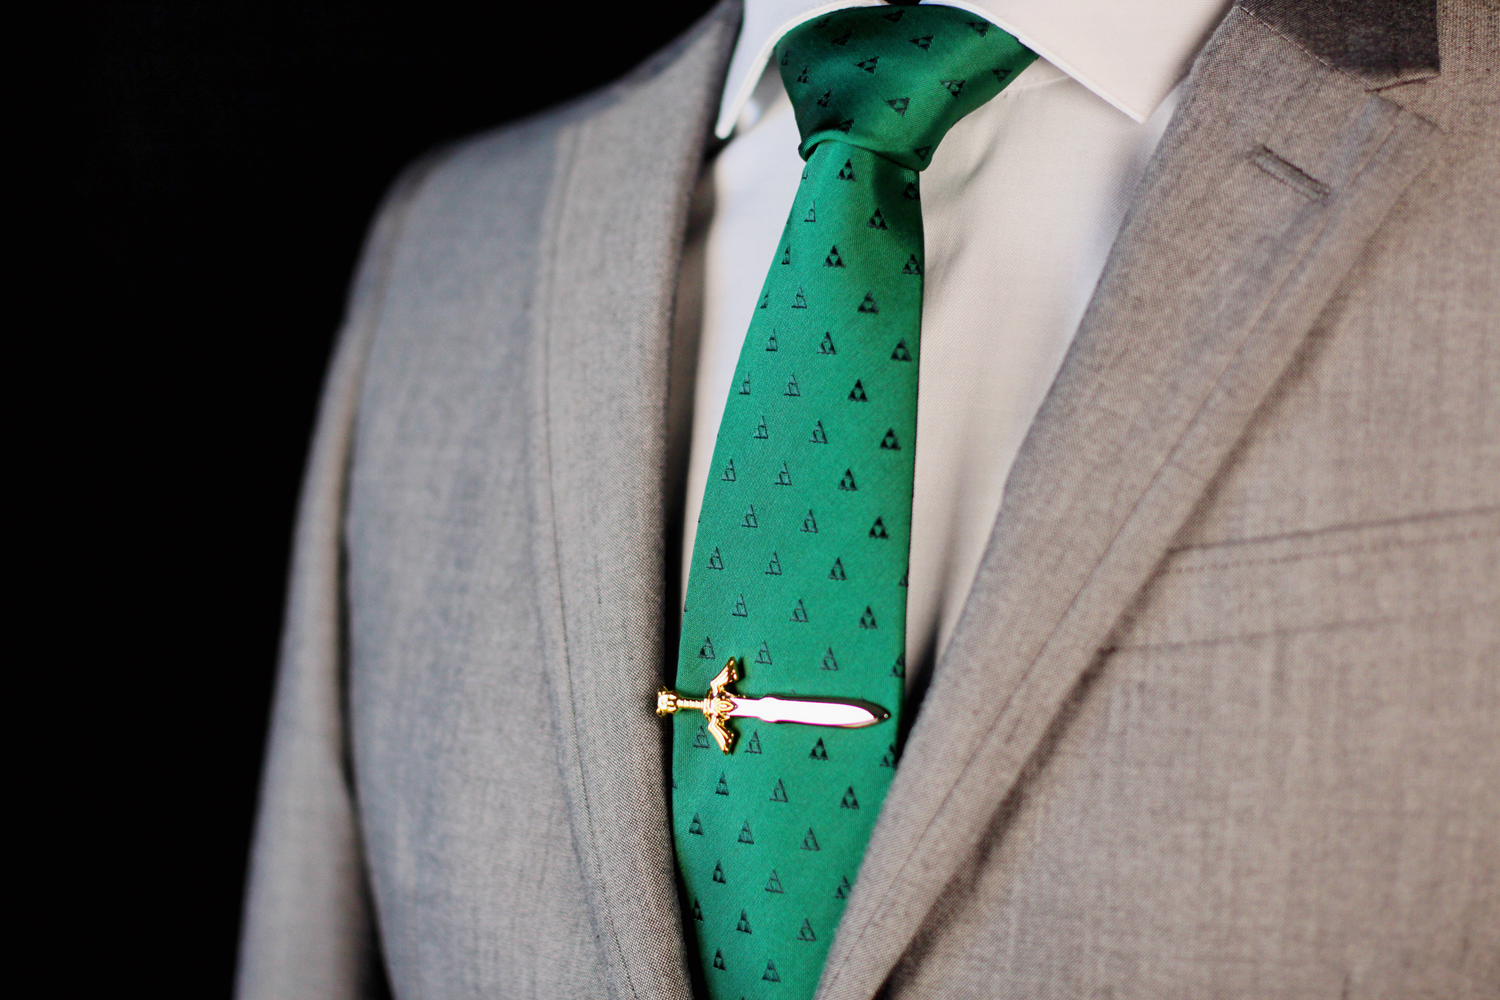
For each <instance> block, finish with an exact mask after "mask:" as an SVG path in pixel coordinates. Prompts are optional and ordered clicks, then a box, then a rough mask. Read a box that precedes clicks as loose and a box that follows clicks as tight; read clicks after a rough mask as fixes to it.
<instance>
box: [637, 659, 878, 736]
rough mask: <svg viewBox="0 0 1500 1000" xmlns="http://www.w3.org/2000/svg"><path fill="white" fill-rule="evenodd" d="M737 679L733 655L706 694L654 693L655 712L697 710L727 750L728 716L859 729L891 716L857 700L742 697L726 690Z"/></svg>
mask: <svg viewBox="0 0 1500 1000" xmlns="http://www.w3.org/2000/svg"><path fill="white" fill-rule="evenodd" d="M739 679H740V670H739V664H738V661H737V660H735V658H734V657H732V656H731V657H730V658H729V662H728V663H726V664H724V669H723V670H720V671H719V674H718V676H717V677H715V678H714V679H713V680H712V681H710V682H709V684H708V693H707V694H706V695H704V696H703V697H702V698H701V699H696V698H684V697H683V696H682V695H680V694H678V693H677V692H676V691H673V690H672V689H671V688H662V689H661V690H660V691H658V692H657V693H656V714H657V715H660V716H667V715H671V714H672V713H674V712H676V711H678V710H679V709H684V710H687V711H694V710H697V711H700V712H702V713H703V717H704V719H706V720H708V721H707V724H706V728H707V729H708V731H709V733H711V734H712V735H713V738H714V742H716V743H718V744H719V749H720V750H722V751H724V752H725V753H729V752H730V751H731V750H733V749H734V741H735V737H736V734H735V732H734V730H732V729H730V728H729V725H728V723H729V719H730V718H731V717H733V718H743V719H759V720H761V721H762V722H798V723H801V724H802V725H804V726H838V727H840V728H843V729H858V728H860V727H862V726H873V725H875V724H876V723H877V722H884V721H885V720H886V719H889V718H890V717H891V713H889V712H887V711H886V710H885V709H883V708H881V707H880V706H879V705H873V704H871V703H870V702H868V701H860V700H858V699H839V700H834V701H823V700H817V699H813V698H778V697H776V696H775V695H767V696H766V697H764V698H741V697H739V696H737V695H735V694H734V693H732V692H731V691H730V690H729V685H731V684H733V683H734V682H735V681H737V680H739Z"/></svg>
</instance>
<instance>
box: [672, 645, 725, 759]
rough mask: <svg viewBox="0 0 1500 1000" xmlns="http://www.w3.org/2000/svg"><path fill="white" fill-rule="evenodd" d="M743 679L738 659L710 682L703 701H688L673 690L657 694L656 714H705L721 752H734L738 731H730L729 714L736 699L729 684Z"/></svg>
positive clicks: (709, 730) (707, 723) (711, 733)
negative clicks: (685, 712) (693, 712)
mask: <svg viewBox="0 0 1500 1000" xmlns="http://www.w3.org/2000/svg"><path fill="white" fill-rule="evenodd" d="M739 679H740V671H739V667H738V665H737V662H736V660H735V658H734V657H732V656H731V657H730V658H729V662H728V663H726V664H724V669H723V670H720V671H719V673H718V675H717V676H716V677H714V679H713V680H711V681H709V682H708V694H706V695H704V696H703V697H702V698H684V697H682V696H681V695H680V694H678V693H677V692H676V691H673V690H672V689H671V688H666V687H664V688H662V689H661V690H660V691H658V692H656V714H657V715H660V716H667V715H671V714H672V713H673V712H676V711H677V710H678V709H684V710H686V711H689V712H692V711H699V712H702V713H703V718H704V719H705V720H707V721H706V722H705V723H704V726H705V728H706V729H707V730H708V732H709V734H710V735H711V736H713V738H714V742H715V743H717V744H719V749H720V750H723V751H724V752H725V753H729V752H730V751H731V750H733V749H734V740H735V732H734V730H732V729H730V728H729V713H730V712H733V711H734V699H733V698H731V697H730V695H729V690H728V688H729V685H731V684H733V683H734V682H735V681H737V680H739Z"/></svg>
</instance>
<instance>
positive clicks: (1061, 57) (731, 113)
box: [714, 0, 1229, 139]
mask: <svg viewBox="0 0 1500 1000" xmlns="http://www.w3.org/2000/svg"><path fill="white" fill-rule="evenodd" d="M943 2H944V3H945V4H946V5H947V6H950V7H960V8H962V9H964V10H967V11H971V12H972V13H975V14H978V15H979V16H980V17H983V18H984V19H985V20H987V21H990V22H991V23H993V24H995V25H998V26H999V27H1001V28H1004V29H1005V30H1006V31H1008V32H1010V33H1011V34H1012V35H1015V36H1016V37H1017V38H1019V39H1020V40H1021V42H1022V43H1024V44H1025V45H1027V46H1028V47H1029V48H1031V49H1032V50H1033V51H1034V52H1036V53H1037V55H1039V56H1041V57H1042V58H1043V59H1045V60H1047V61H1048V62H1050V63H1052V65H1054V66H1056V67H1057V68H1058V69H1060V70H1062V71H1063V72H1064V73H1066V74H1068V75H1069V76H1071V77H1072V78H1073V79H1074V80H1077V81H1078V82H1079V83H1080V84H1082V85H1083V86H1085V87H1087V88H1088V89H1089V90H1091V91H1093V92H1094V93H1095V94H1097V95H1099V97H1101V98H1103V99H1104V100H1106V101H1108V102H1109V103H1110V104H1112V105H1114V106H1115V107H1116V108H1118V109H1120V110H1121V111H1123V112H1124V113H1125V114H1127V115H1129V116H1130V117H1131V118H1133V119H1135V120H1136V121H1138V122H1144V121H1145V120H1146V119H1147V118H1149V117H1151V113H1152V112H1153V111H1155V110H1156V107H1157V105H1159V104H1160V103H1161V102H1162V99H1163V98H1165V97H1166V96H1167V93H1168V92H1169V91H1170V90H1171V89H1172V88H1173V87H1174V86H1176V84H1177V81H1178V80H1180V79H1182V77H1183V76H1184V75H1185V74H1186V73H1187V70H1188V66H1189V64H1191V62H1192V60H1193V57H1194V56H1195V55H1197V54H1198V50H1199V49H1200V48H1201V47H1202V46H1203V43H1204V42H1205V41H1207V39H1208V35H1209V32H1211V31H1212V30H1213V29H1214V27H1215V26H1216V25H1217V24H1218V23H1219V21H1220V20H1221V19H1222V18H1223V17H1224V14H1225V12H1226V11H1227V10H1228V8H1229V0H943ZM881 6H884V3H882V2H881V0H835V2H833V3H818V2H817V0H745V20H744V24H743V25H742V27H741V29H740V36H739V41H737V42H736V43H735V47H734V55H733V56H732V57H731V59H730V61H729V76H728V79H727V80H726V82H725V86H724V97H723V99H722V101H721V102H720V104H719V121H718V125H717V126H716V127H715V129H714V132H715V133H716V134H717V135H718V136H719V138H721V139H727V138H729V133H730V132H732V131H733V130H734V123H735V121H736V119H738V118H739V114H740V109H741V108H743V107H744V105H745V102H746V101H747V100H748V99H749V98H750V94H751V91H753V90H754V89H755V84H756V82H757V81H758V80H759V79H760V75H761V71H762V70H763V69H764V67H765V65H766V60H767V59H769V58H770V57H771V49H773V48H774V47H775V45H776V43H777V42H778V41H780V39H781V36H782V35H784V34H786V33H787V32H788V31H790V30H792V29H793V28H795V27H796V26H797V25H799V24H801V23H802V22H804V21H810V20H812V19H813V18H815V17H820V16H821V15H823V14H827V13H829V12H831V11H835V10H842V9H844V8H846V7H881Z"/></svg>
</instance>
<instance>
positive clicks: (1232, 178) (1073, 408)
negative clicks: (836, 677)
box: [818, 3, 1437, 1000]
mask: <svg viewBox="0 0 1500 1000" xmlns="http://www.w3.org/2000/svg"><path fill="white" fill-rule="evenodd" d="M1258 6H1260V7H1271V6H1274V5H1273V4H1266V3H1262V4H1259V5H1258ZM1377 6H1378V5H1377ZM1325 27H1326V25H1325ZM1434 45H1435V41H1434ZM1415 72H1416V71H1415V70H1412V69H1411V68H1410V66H1409V65H1408V66H1407V72H1406V75H1407V76H1411V75H1412V74H1413V73H1415ZM1386 82H1388V81H1386ZM1436 136H1437V133H1436V131H1435V129H1434V128H1433V127H1432V126H1431V125H1430V124H1428V123H1427V122H1425V121H1424V120H1423V119H1421V118H1419V117H1417V116H1415V115H1412V114H1409V113H1407V112H1405V111H1403V110H1401V109H1400V108H1398V107H1396V106H1395V105H1394V104H1392V103H1390V102H1389V101H1386V100H1384V99H1382V98H1381V97H1379V96H1378V95H1375V94H1372V93H1370V92H1369V91H1368V90H1367V88H1366V83H1365V82H1364V81H1363V80H1361V79H1360V78H1358V77H1357V76H1355V75H1352V74H1350V73H1349V72H1347V71H1346V70H1344V69H1339V68H1335V67H1334V66H1332V65H1329V64H1328V63H1327V62H1325V61H1323V60H1321V59H1319V58H1317V57H1316V56H1315V54H1313V53H1310V52H1309V51H1307V49H1306V48H1305V47H1303V46H1300V45H1298V44H1297V43H1295V42H1293V41H1291V40H1290V39H1289V38H1287V37H1286V35H1285V34H1284V33H1283V31H1282V29H1281V28H1280V27H1278V26H1276V25H1274V24H1272V23H1268V22H1267V21H1266V20H1263V19H1262V18H1261V17H1260V16H1257V15H1256V14H1254V13H1251V12H1250V11H1249V10H1247V9H1245V8H1243V7H1241V8H1237V9H1236V10H1234V11H1233V12H1232V13H1231V14H1230V16H1229V17H1228V18H1227V19H1226V21H1225V22H1224V24H1223V25H1221V26H1220V28H1219V30H1218V31H1217V32H1216V34H1215V36H1214V38H1213V39H1212V40H1211V41H1210V43H1209V44H1208V46H1207V47H1206V48H1205V49H1204V51H1203V53H1202V54H1201V55H1200V57H1199V59H1198V61H1197V63H1196V65H1195V67H1194V70H1193V74H1192V77H1191V79H1190V81H1189V83H1188V90H1187V93H1186V94H1185V97H1184V101H1183V105H1182V107H1181V108H1180V110H1179V112H1178V113H1177V115H1176V117H1175V118H1174V120H1173V123H1172V125H1171V127H1170V128H1169V129H1168V132H1167V134H1166V136H1165V137H1164V138H1163V140H1162V143H1161V145H1160V147H1159V149H1158V151H1157V154H1156V156H1155V158H1154V160H1153V163H1152V166H1151V168H1150V169H1149V170H1148V172H1147V176H1146V178H1145V179H1144V180H1143V181H1142V184H1141V187H1140V189H1139V191H1138V193H1137V197H1136V201H1135V204H1134V206H1133V207H1132V209H1131V211H1130V213H1129V214H1128V216H1127V218H1126V220H1125V223H1124V225H1123V227H1122V229H1121V233H1120V236H1119V238H1118V239H1117V241H1116V244H1115V247H1114V249H1113V251H1112V253H1111V256H1110V259H1109V262H1108V264H1107V265H1106V267H1105V271H1104V274H1103V275H1102V277H1101V279H1100V284H1099V287H1098V289H1097V291H1096V294H1095V296H1094V299H1093V301H1092V302H1091V304H1090V306H1089V309H1088V311H1087V313H1086V315H1085V317H1084V319H1083V322H1082V324H1081V326H1080V328H1079V332H1078V335H1077V337H1076V339H1075V341H1074V344H1073V347H1072V349H1071V350H1070V352H1069V355H1068V357H1067V359H1066V361H1065V363H1064V365H1063V367H1062V370H1061V371H1060V373H1059V375H1058V378H1057V381H1056V383H1055V384H1054V386H1053V388H1052V391H1051V393H1050V394H1049V396H1048V398H1047V400H1046V402H1045V403H1044V404H1043V406H1042V409H1041V412H1040V413H1039V414H1038V416H1037V419H1036V421H1035V423H1034V425H1033V427H1032V429H1031V432H1030V434H1029V436H1028V438H1027V440H1026V443H1025V445H1024V446H1023V448H1022V450H1021V453H1020V455H1019V456H1018V458H1017V460H1016V464H1015V466H1014V468H1013V470H1012V472H1011V475H1010V479H1009V480H1008V482H1007V486H1006V494H1005V500H1004V504H1003V506H1002V513H1001V517H1000V518H999V521H998V523H997V525H996V528H995V531H994V533H993V534H992V536H991V539H990V542H989V545H988V547H987V550H986V553H985V556H984V559H983V562H982V563H981V566H980V569H979V572H978V574H977V576H976V579H975V582H974V587H973V591H972V593H971V595H970V599H969V602H968V604H967V605H966V607H965V610H964V614H963V616H962V618H961V620H960V622H959V625H958V628H957V630H956V632H955V634H954V637H953V639H952V642H951V643H950V645H949V647H948V648H947V650H945V651H944V654H943V657H942V659H941V660H940V662H939V664H938V667H937V670H936V672H935V675H934V681H933V685H932V688H931V690H930V692H929V694H928V697H927V699H926V702H925V704H924V705H923V707H922V709H921V713H920V715H919V717H918V718H917V721H916V724H915V726H914V728H913V730H912V733H911V736H910V738H909V740H908V744H907V747H906V748H905V752H904V756H903V759H902V762H901V766H900V769H899V770H898V772H897V775H896V780H895V783H894V785H893V786H892V788H891V792H890V794H889V797H888V798H887V800H886V803H885V806H884V808H883V810H882V813H881V817H880V821H879V824H878V825H877V827H876V830H875V834H874V837H873V839H872V840H871V842H870V846H869V848H868V850H867V853H866V855H865V860H864V864H863V867H862V868H861V870H860V875H859V880H858V884H857V885H856V887H855V891H854V893H853V897H852V898H851V900H850V904H849V909H848V910H847V911H846V913H845V915H844V919H843V922H842V924H841V925H840V928H839V932H838V937H837V938H836V940H835V942H834V946H833V949H832V952H831V954H830V956H829V961H828V964H827V966H826V967H825V969H824V974H823V982H822V987H821V989H820V992H819V994H818V996H819V998H820V1000H833V998H840V1000H844V998H851V1000H852V998H859V1000H863V998H867V997H870V996H872V995H873V994H875V993H876V992H877V991H878V990H879V989H880V988H881V985H882V984H883V983H884V982H885V981H886V978H887V977H888V975H889V974H890V971H891V969H892V968H893V967H894V966H895V964H896V963H897V962H898V961H899V960H900V958H901V955H902V953H903V952H904V951H905V949H906V947H907V945H908V943H909V942H910V941H911V939H912V937H913V935H914V934H915V933H916V932H917V930H918V929H919V928H920V926H921V924H922V922H923V920H924V919H925V917H926V916H927V914H928V912H929V910H930V909H931V907H932V906H933V904H934V903H935V901H936V900H937V898H938V896H939V894H940V893H941V892H942V890H943V888H944V886H945V885H946V884H947V883H948V882H949V881H950V880H952V879H953V878H954V877H956V875H957V874H958V873H959V871H960V870H961V866H962V865H963V863H964V861H965V860H966V859H967V858H969V857H970V855H971V853H972V851H973V850H974V848H975V846H976V845H977V844H978V843H979V842H980V841H981V840H982V839H983V837H984V836H985V833H986V830H987V828H989V827H990V825H991V824H992V823H993V822H994V821H995V818H996V815H997V812H998V811H999V810H1000V807H1001V805H1002V803H1004V802H1005V801H1006V799H1007V798H1008V797H1009V796H1010V795H1012V793H1013V792H1014V791H1015V790H1016V788H1017V784H1018V782H1019V781H1020V779H1021V777H1022V774H1023V770H1024V768H1025V766H1026V765H1027V763H1028V761H1030V760H1031V759H1032V758H1033V755H1034V753H1035V751H1036V749H1037V747H1038V745H1039V744H1040V743H1041V741H1042V740H1043V738H1044V736H1045V735H1046V733H1047V731H1048V729H1049V728H1050V727H1051V726H1052V724H1053V722H1054V720H1055V719H1056V718H1057V716H1058V713H1059V712H1060V710H1061V709H1062V707H1063V706H1064V704H1065V703H1066V701H1067V699H1068V698H1069V696H1070V695H1071V694H1072V693H1073V692H1075V691H1076V690H1077V689H1078V685H1079V682H1080V680H1081V679H1082V678H1083V677H1084V675H1085V673H1086V672H1087V671H1088V670H1089V668H1090V667H1092V666H1096V665H1097V664H1099V663H1100V661H1101V659H1102V652H1101V651H1102V649H1103V647H1105V645H1106V644H1107V642H1108V640H1109V635H1110V632H1111V631H1112V629H1113V628H1114V626H1115V624H1116V622H1117V621H1118V620H1119V619H1120V617H1121V615H1122V614H1123V613H1124V611H1125V610H1126V608H1127V606H1128V605H1129V603H1130V602H1131V601H1132V600H1133V599H1134V598H1135V596H1136V595H1137V594H1138V592H1139V591H1140V589H1141V587H1142V586H1143V585H1144V584H1145V583H1146V581H1147V580H1148V578H1149V576H1150V574H1151V572H1152V570H1153V569H1154V568H1155V566H1156V565H1157V564H1158V563H1159V562H1160V560H1161V558H1162V557H1163V555H1164V554H1165V552H1166V550H1167V547H1168V546H1169V544H1170V543H1171V540H1172V538H1173V536H1174V535H1175V534H1176V533H1177V532H1178V530H1179V529H1180V528H1181V526H1182V525H1183V524H1184V523H1185V522H1186V521H1187V519H1188V517H1189V515H1190V514H1191V512H1192V510H1193V509H1194V507H1195V506H1196V505H1197V504H1198V502H1199V501H1200V499H1201V497H1202V495H1203V492H1204V490H1205V488H1206V486H1207V484H1208V483H1210V482H1211V481H1212V479H1213V477H1214V475H1215V473H1216V471H1217V470H1218V469H1219V467H1220V465H1221V464H1222V463H1223V462H1224V460H1225V458H1226V457H1227V456H1228V454H1229V452H1230V450H1231V449H1232V448H1233V446H1234V445H1235V443H1236V442H1237V441H1238V440H1239V438H1240V436H1241V434H1242V432H1243V430H1244V427H1245V425H1246V423H1247V422H1248V421H1249V419H1250V418H1251V416H1252V415H1253V414H1254V412H1255V410H1256V409H1257V407H1258V406H1259V405H1260V403H1261V401H1262V400H1263V399H1264V397H1265V396H1266V394H1267V392H1268V391H1269V390H1270V389H1271V387H1272V385H1273V384H1274V383H1275V382H1276V380H1277V378H1278V377H1279V376H1280V375H1281V373H1282V372H1283V371H1284V370H1285V369H1286V367H1287V365H1288V364H1289V362H1290V361H1291V359H1292V358H1293V356H1294V355H1295V353H1296V352H1297V350H1298V348H1299V346H1300V345H1301V342H1302V340H1303V339H1304V336H1305V335H1306V333H1307V332H1308V330H1309V329H1310V328H1311V327H1312V326H1313V325H1314V324H1315V322H1316V319H1317V316H1318V314H1319V312H1320V311H1321V309H1322V308H1323V306H1324V304H1325V303H1326V302H1327V301H1328V299H1329V297H1330V296H1331V295H1332V294H1333V292H1334V290H1335V288H1336V286H1337V284H1338V282H1339V280H1340V279H1341V278H1342V277H1343V275H1344V274H1345V272H1346V271H1347V270H1348V269H1349V268H1350V267H1351V265H1352V264H1353V263H1354V261H1355V260H1356V258H1357V255H1358V253H1359V251H1360V248H1361V246H1362V245H1363V244H1364V243H1365V241H1366V240H1367V239H1368V238H1369V237H1370V236H1371V235H1372V234H1373V232H1374V230H1375V228H1376V227H1377V225H1378V224H1379V223H1380V221H1381V219H1382V218H1383V217H1384V216H1385V214H1386V213H1387V211H1388V210H1389V209H1390V207H1391V205H1392V204H1393V203H1394V201H1395V199H1396V198H1397V197H1398V195H1399V194H1400V193H1401V191H1402V190H1403V189H1404V188H1405V187H1406V185H1407V184H1408V183H1409V182H1410V181H1411V180H1412V179H1413V178H1414V176H1415V175H1416V173H1417V172H1418V171H1419V170H1420V169H1421V168H1422V166H1423V165H1424V164H1425V163H1426V161H1427V159H1428V157H1429V155H1430V151H1431V144H1432V143H1433V141H1434V140H1435V138H1436Z"/></svg>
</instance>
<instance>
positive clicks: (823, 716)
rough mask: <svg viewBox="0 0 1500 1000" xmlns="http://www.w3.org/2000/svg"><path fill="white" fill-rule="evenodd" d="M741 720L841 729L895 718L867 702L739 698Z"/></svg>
mask: <svg viewBox="0 0 1500 1000" xmlns="http://www.w3.org/2000/svg"><path fill="white" fill-rule="evenodd" d="M729 714H730V715H733V716H739V717H741V718H750V719H760V720H761V721H762V722H800V723H802V724H803V725H807V726H839V727H841V728H844V729H858V728H860V727H861V726H873V725H875V724H876V723H877V722H884V721H885V720H886V719H889V718H890V717H891V715H890V713H889V712H887V711H886V710H885V709H883V708H881V707H880V706H879V705H872V704H870V703H869V702H864V701H816V700H813V699H811V698H776V697H766V698H735V699H734V711H732V712H730V713H729Z"/></svg>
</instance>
